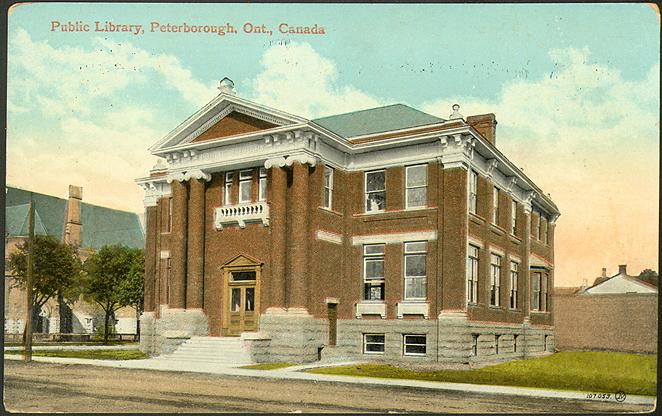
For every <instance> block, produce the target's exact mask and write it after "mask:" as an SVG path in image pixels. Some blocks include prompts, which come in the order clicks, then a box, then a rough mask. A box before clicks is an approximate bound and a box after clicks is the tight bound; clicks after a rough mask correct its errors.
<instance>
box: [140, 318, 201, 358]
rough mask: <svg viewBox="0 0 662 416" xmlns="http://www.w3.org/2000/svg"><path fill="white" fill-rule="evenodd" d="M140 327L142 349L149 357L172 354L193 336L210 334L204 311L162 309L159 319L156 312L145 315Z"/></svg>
mask: <svg viewBox="0 0 662 416" xmlns="http://www.w3.org/2000/svg"><path fill="white" fill-rule="evenodd" d="M140 325H141V327H140V328H141V334H140V349H141V351H143V352H144V353H146V354H149V355H161V354H168V353H171V352H173V351H174V350H175V349H176V348H177V347H178V346H179V345H180V344H182V343H183V342H184V341H186V340H187V339H189V338H191V337H192V336H206V335H207V334H208V325H207V316H206V315H205V313H204V312H203V311H202V309H169V308H166V307H162V309H161V314H160V316H159V317H158V318H156V317H155V314H154V312H146V313H143V315H142V316H141V317H140Z"/></svg>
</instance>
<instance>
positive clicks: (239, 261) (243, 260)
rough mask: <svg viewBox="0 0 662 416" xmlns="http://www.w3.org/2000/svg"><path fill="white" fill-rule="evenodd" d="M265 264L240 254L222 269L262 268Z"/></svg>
mask: <svg viewBox="0 0 662 416" xmlns="http://www.w3.org/2000/svg"><path fill="white" fill-rule="evenodd" d="M262 264H264V263H263V262H261V261H259V260H257V259H255V258H253V257H251V256H247V255H244V254H240V255H238V256H236V257H233V258H232V259H231V260H229V261H227V262H226V263H224V264H223V266H221V267H241V266H261V265H262Z"/></svg>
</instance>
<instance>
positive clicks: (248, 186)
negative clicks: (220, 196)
mask: <svg viewBox="0 0 662 416" xmlns="http://www.w3.org/2000/svg"><path fill="white" fill-rule="evenodd" d="M252 196H253V170H252V169H249V170H242V171H240V172H239V203H240V204H241V203H244V202H251V199H252Z"/></svg>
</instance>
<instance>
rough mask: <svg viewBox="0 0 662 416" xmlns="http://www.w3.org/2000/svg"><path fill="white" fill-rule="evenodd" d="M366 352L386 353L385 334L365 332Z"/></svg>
mask: <svg viewBox="0 0 662 416" xmlns="http://www.w3.org/2000/svg"><path fill="white" fill-rule="evenodd" d="M363 353H364V354H384V334H363Z"/></svg>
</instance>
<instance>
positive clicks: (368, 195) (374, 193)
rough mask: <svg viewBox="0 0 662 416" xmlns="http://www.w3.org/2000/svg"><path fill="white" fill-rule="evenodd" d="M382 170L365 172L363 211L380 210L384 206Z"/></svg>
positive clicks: (384, 195)
mask: <svg viewBox="0 0 662 416" xmlns="http://www.w3.org/2000/svg"><path fill="white" fill-rule="evenodd" d="M384 184H385V173H384V170H376V171H372V172H366V173H365V212H381V211H384V208H385V207H386V193H385V191H384V190H385V186H384Z"/></svg>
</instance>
